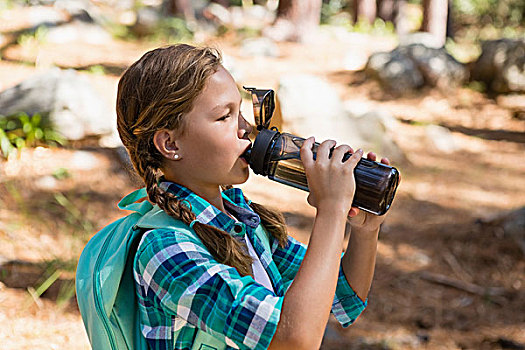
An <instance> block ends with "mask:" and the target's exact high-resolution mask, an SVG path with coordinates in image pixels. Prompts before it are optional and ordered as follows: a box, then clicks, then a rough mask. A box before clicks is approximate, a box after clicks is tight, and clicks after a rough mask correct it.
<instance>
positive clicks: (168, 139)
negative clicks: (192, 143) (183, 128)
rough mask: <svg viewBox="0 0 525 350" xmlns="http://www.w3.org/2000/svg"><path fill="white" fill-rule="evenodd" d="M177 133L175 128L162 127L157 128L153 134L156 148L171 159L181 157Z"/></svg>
mask: <svg viewBox="0 0 525 350" xmlns="http://www.w3.org/2000/svg"><path fill="white" fill-rule="evenodd" d="M176 136H177V134H176V132H175V130H168V129H161V130H157V131H156V132H155V134H154V135H153V143H154V144H155V148H157V150H158V151H159V152H160V154H162V156H163V157H164V158H167V159H169V160H174V159H179V158H180V153H179V151H180V150H179V148H178V147H177V138H176Z"/></svg>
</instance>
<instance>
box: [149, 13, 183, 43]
mask: <svg viewBox="0 0 525 350" xmlns="http://www.w3.org/2000/svg"><path fill="white" fill-rule="evenodd" d="M192 38H193V30H191V29H190V27H189V26H188V23H187V22H186V21H185V20H184V19H182V18H178V17H165V18H162V19H160V20H159V21H158V23H157V26H156V28H155V30H154V34H152V35H151V38H150V39H151V40H154V41H165V42H178V41H185V40H191V39H192Z"/></svg>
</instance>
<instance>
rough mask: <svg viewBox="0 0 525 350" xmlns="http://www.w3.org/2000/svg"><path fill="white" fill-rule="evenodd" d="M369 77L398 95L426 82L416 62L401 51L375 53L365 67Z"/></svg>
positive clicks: (417, 87)
mask: <svg viewBox="0 0 525 350" xmlns="http://www.w3.org/2000/svg"><path fill="white" fill-rule="evenodd" d="M365 72H366V73H367V75H368V76H370V77H372V78H374V79H376V80H378V81H379V83H380V84H381V86H382V87H383V88H384V89H385V90H388V91H390V92H392V93H394V94H396V95H403V94H405V93H407V92H410V91H414V90H416V89H419V88H420V87H422V86H423V84H424V80H423V76H422V75H421V73H420V72H419V71H418V69H417V66H416V65H415V64H414V62H413V61H412V60H411V59H410V58H409V57H408V56H406V55H404V54H403V53H401V52H399V51H395V50H394V51H392V52H379V53H375V54H373V55H372V56H370V58H369V59H368V63H367V65H366V67H365Z"/></svg>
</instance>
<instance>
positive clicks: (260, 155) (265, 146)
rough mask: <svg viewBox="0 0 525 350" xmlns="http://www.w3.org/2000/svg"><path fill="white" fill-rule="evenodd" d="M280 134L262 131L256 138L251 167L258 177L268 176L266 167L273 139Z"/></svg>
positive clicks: (274, 131) (250, 162) (272, 131)
mask: <svg viewBox="0 0 525 350" xmlns="http://www.w3.org/2000/svg"><path fill="white" fill-rule="evenodd" d="M278 134H279V132H278V131H276V130H270V129H262V130H261V131H259V134H258V135H257V137H256V138H255V142H254V143H253V147H252V148H251V154H250V159H249V164H250V167H251V168H252V170H253V172H254V173H256V174H257V175H264V176H266V175H268V170H267V169H268V167H267V166H265V165H266V164H265V163H266V162H265V160H266V157H267V154H268V150H269V148H270V146H271V144H272V141H273V139H274V138H275V136H276V135H278Z"/></svg>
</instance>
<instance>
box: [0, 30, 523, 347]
mask: <svg viewBox="0 0 525 350" xmlns="http://www.w3.org/2000/svg"><path fill="white" fill-rule="evenodd" d="M208 43H213V44H214V45H216V46H217V47H219V48H220V49H221V50H222V51H223V53H225V54H227V55H228V56H231V57H233V58H234V59H235V61H236V66H237V67H238V69H240V70H241V71H242V72H243V77H242V80H241V81H240V82H239V83H240V84H249V85H252V86H257V87H272V88H274V89H275V88H277V85H278V81H279V77H280V76H282V75H283V74H287V73H307V74H313V75H316V76H319V77H322V78H324V79H326V80H327V81H329V82H330V83H332V84H333V85H334V86H335V87H336V88H337V90H338V92H339V93H340V94H341V97H342V98H343V99H346V98H348V97H351V98H352V99H353V100H362V101H365V102H367V103H369V104H370V105H373V106H374V107H378V108H384V109H386V110H388V111H390V112H391V113H392V114H393V115H394V116H395V118H396V120H397V123H396V125H395V126H394V130H395V133H394V135H393V137H394V139H395V141H396V142H397V143H398V144H399V146H400V147H401V148H402V149H403V150H404V152H405V153H406V157H407V160H406V161H405V162H403V163H400V164H394V165H395V166H397V167H398V168H399V170H400V171H401V174H402V182H401V185H400V187H399V189H398V194H397V197H396V199H395V201H394V205H393V207H392V209H391V211H390V214H389V216H388V218H387V220H386V222H385V224H384V226H383V228H382V232H381V235H380V240H379V246H378V258H377V268H376V274H375V278H374V283H373V287H372V290H371V292H370V296H369V306H368V308H367V310H366V311H365V312H364V313H363V315H362V316H361V317H360V318H359V320H358V321H357V322H356V323H355V324H354V325H353V326H351V327H349V328H347V329H342V328H340V327H339V326H338V325H337V324H336V323H335V321H334V320H333V319H331V320H330V327H329V328H328V330H327V333H326V337H325V341H324V344H323V349H500V348H513V349H517V348H519V346H523V344H525V312H524V310H525V259H524V254H525V252H523V251H522V250H520V248H519V246H518V245H517V244H516V242H515V241H514V240H513V239H512V238H510V237H506V236H505V235H504V234H503V230H502V227H501V225H499V224H498V222H497V218H498V217H499V216H501V215H504V214H505V213H507V212H509V211H511V210H513V209H517V208H519V207H521V206H524V205H525V166H524V154H525V121H523V120H518V119H515V118H513V117H512V113H511V111H509V110H508V109H506V108H504V107H502V106H500V105H499V104H498V103H497V102H498V100H497V98H491V97H488V96H487V95H485V94H483V93H480V92H477V91H474V90H471V89H468V88H457V89H454V90H451V91H439V90H436V89H423V90H422V91H419V92H417V93H414V94H413V95H411V96H409V97H402V98H395V99H394V98H389V97H388V96H387V95H385V94H383V93H382V92H381V90H380V88H379V87H378V86H377V84H376V83H375V82H372V81H368V80H366V79H364V78H363V74H362V73H360V72H350V71H345V70H344V67H343V63H342V62H343V57H344V56H345V54H347V53H348V51H349V50H352V49H356V50H362V51H363V52H365V53H367V54H369V53H370V52H373V51H377V50H386V49H389V48H393V45H394V43H393V42H392V40H381V38H366V39H365V40H360V42H359V44H356V43H355V42H353V41H351V40H349V39H348V40H346V39H341V38H340V37H337V36H333V35H332V36H331V35H326V36H325V37H324V38H323V39H322V40H319V41H317V42H314V43H311V44H309V45H300V44H292V43H285V44H279V50H280V52H281V55H280V57H274V58H272V57H244V56H242V53H241V52H240V48H239V45H238V40H237V39H236V38H235V37H230V36H226V37H223V38H220V39H215V40H214V41H208ZM154 46H156V45H154V44H151V43H137V42H122V41H115V42H114V43H112V44H111V45H89V44H64V45H59V44H46V43H41V44H39V45H38V47H37V49H36V50H35V49H34V48H33V49H31V50H27V48H24V47H22V46H20V45H12V46H11V47H10V48H8V49H7V50H5V51H4V54H3V57H2V60H0V89H1V90H3V89H6V88H8V87H11V86H14V85H16V84H17V83H19V82H21V81H23V80H24V79H26V78H28V77H30V76H32V75H33V74H35V73H36V72H38V71H40V70H41V68H37V67H35V65H34V64H28V62H36V61H39V62H43V61H45V62H53V63H54V64H56V65H58V66H60V67H70V68H79V67H89V66H96V65H99V66H102V67H106V74H102V75H100V74H92V73H91V74H90V73H87V72H84V73H82V74H85V75H86V76H87V77H88V78H89V79H90V81H91V82H92V83H93V84H94V86H95V87H96V88H97V89H98V90H99V91H100V92H101V93H102V96H105V97H106V98H107V103H108V104H110V105H114V100H115V95H116V83H117V81H118V76H119V75H120V73H121V72H122V70H123V69H124V68H125V67H126V66H127V65H129V64H130V63H132V62H133V61H135V60H136V59H138V58H139V57H140V56H141V55H142V54H143V53H144V52H145V51H146V50H148V49H149V48H152V47H154ZM37 57H38V60H37ZM320 62H322V64H319V63H320ZM107 67H112V69H109V68H107ZM428 125H441V126H445V127H447V128H448V129H449V130H451V132H452V138H453V141H454V147H452V146H451V150H450V152H443V151H438V150H436V149H435V148H433V147H432V146H431V144H430V143H429V141H428V138H427V136H426V130H427V126H428ZM304 136H307V135H304ZM353 146H357V147H358V146H359V145H353ZM119 159H120V158H119V157H118V156H117V155H116V153H115V151H113V150H112V149H109V148H102V147H99V146H98V145H97V142H96V141H95V140H86V141H83V142H76V143H71V144H69V145H68V146H66V147H63V148H37V149H25V150H24V151H23V152H22V153H21V154H20V156H19V157H17V158H14V159H10V160H9V161H6V160H3V159H0V305H1V306H0V322H1V324H2V327H1V328H0V339H2V341H1V342H0V349H66V348H67V349H88V348H89V345H88V340H87V337H86V335H85V332H84V329H83V325H82V321H81V318H80V314H79V312H78V308H77V306H76V302H75V298H74V295H73V294H72V293H73V288H72V283H73V281H74V268H75V264H76V261H77V259H78V256H79V254H80V252H81V250H82V248H83V246H84V244H85V242H86V241H87V240H88V239H89V238H90V236H91V235H92V234H93V233H94V232H96V231H97V230H98V229H100V228H102V227H103V226H104V225H106V224H107V223H109V222H110V221H112V220H114V219H116V218H118V217H120V216H122V215H123V213H122V212H120V211H119V210H118V209H117V208H116V203H117V202H118V200H119V199H120V198H121V197H122V196H123V195H124V194H126V193H128V192H130V191H131V190H133V189H135V188H137V187H138V186H140V184H139V183H138V182H137V181H136V180H134V179H133V177H132V176H130V175H129V173H128V172H127V170H126V169H125V168H124V166H123V165H122V163H121V161H120V160H119ZM241 187H242V188H243V189H244V190H245V192H246V194H247V196H248V197H249V198H250V199H252V200H255V201H257V202H260V203H263V204H267V205H270V206H273V207H275V208H277V209H279V210H281V211H283V212H284V214H285V216H286V218H287V221H288V224H289V227H290V232H291V234H292V235H293V236H295V237H296V238H298V239H299V240H301V241H303V242H305V243H306V242H307V241H308V236H309V230H310V229H311V225H312V221H313V217H314V210H313V209H312V208H311V207H309V206H308V205H307V203H306V194H305V193H304V192H302V191H299V190H294V189H289V188H283V187H284V186H282V185H279V184H277V183H273V182H271V181H269V180H267V179H264V178H260V177H258V176H255V175H253V174H251V177H250V180H249V181H248V182H247V183H246V184H244V185H242V186H241ZM494 220H495V221H494ZM429 273H433V274H434V275H432V276H435V275H440V276H446V277H449V278H451V279H454V280H455V281H459V285H460V286H459V288H454V287H450V286H445V285H442V284H439V283H436V282H433V281H430V280H429V279H428V276H429ZM45 282H48V284H50V283H51V282H54V283H52V284H51V286H50V287H49V288H46V283H45ZM471 285H475V286H478V287H479V288H478V289H474V290H472V289H470V291H467V290H469V288H468V286H471ZM465 286H467V287H465ZM489 287H497V288H499V289H495V290H491V289H488V288H489ZM43 290H45V293H43V295H41V297H38V294H40V292H41V291H43ZM490 291H496V292H495V293H494V294H492V295H491V294H490V293H489V292H490Z"/></svg>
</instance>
